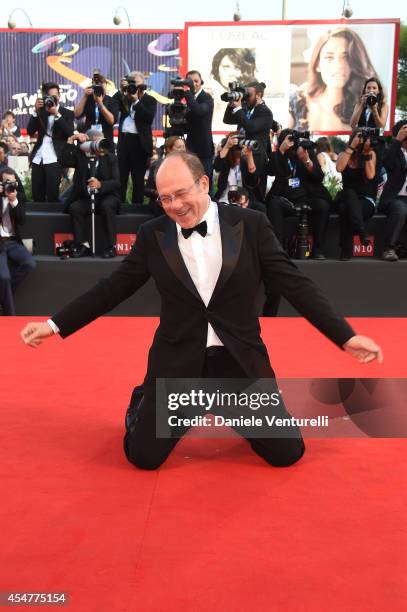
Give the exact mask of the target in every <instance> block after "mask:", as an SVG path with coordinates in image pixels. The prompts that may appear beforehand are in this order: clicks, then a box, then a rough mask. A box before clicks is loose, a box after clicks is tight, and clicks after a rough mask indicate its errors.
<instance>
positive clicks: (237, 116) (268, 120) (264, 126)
mask: <svg viewBox="0 0 407 612" xmlns="http://www.w3.org/2000/svg"><path fill="white" fill-rule="evenodd" d="M223 122H224V123H227V124H230V125H237V127H238V128H243V129H244V131H245V134H246V138H249V139H250V140H257V141H258V142H259V152H260V151H261V153H262V154H263V155H267V145H268V143H269V142H270V130H271V129H272V126H273V113H272V112H271V110H270V109H269V107H268V106H266V105H265V104H264V103H263V104H257V106H255V107H254V110H253V113H252V115H251V117H250V119H248V118H247V117H246V115H245V112H244V110H243V108H241V109H239V110H238V111H236V112H235V113H234V112H233V109H232V108H231V107H230V106H229V105H227V107H226V110H225V115H224V117H223ZM259 152H256V154H257V155H258V153H259Z"/></svg>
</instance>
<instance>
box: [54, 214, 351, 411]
mask: <svg viewBox="0 0 407 612" xmlns="http://www.w3.org/2000/svg"><path fill="white" fill-rule="evenodd" d="M218 206H219V223H220V232H221V239H222V253H223V262H222V268H221V272H220V275H219V278H218V281H217V284H216V287H215V290H214V292H213V295H212V298H211V300H210V302H209V304H208V306H205V304H204V302H203V301H202V299H201V297H200V295H199V293H198V291H197V289H196V287H195V285H194V283H193V281H192V279H191V277H190V275H189V273H188V271H187V268H186V266H185V264H184V261H183V259H182V256H181V253H180V250H179V248H178V242H177V229H176V225H175V223H174V222H173V221H171V220H170V219H169V217H167V216H164V217H159V218H157V219H153V220H152V221H148V222H147V223H145V224H143V225H142V226H141V228H140V230H139V233H138V236H137V241H136V243H135V245H134V247H133V250H132V252H131V253H130V255H128V256H127V257H126V258H125V259H124V260H123V262H122V263H121V264H120V265H119V266H118V268H117V269H116V270H115V271H114V272H113V273H112V274H111V275H110V277H108V278H105V279H103V280H100V281H99V282H98V283H97V284H96V285H95V286H94V287H93V288H92V289H90V290H89V291H88V292H87V293H85V294H84V295H82V296H80V297H78V298H77V299H75V300H74V301H73V302H72V303H71V304H69V305H68V306H66V307H65V308H63V309H62V310H60V311H59V312H58V313H57V314H55V315H54V316H53V317H52V319H53V321H54V322H55V323H56V324H57V325H58V327H59V329H60V334H61V336H62V337H63V338H65V337H67V336H69V335H70V334H72V333H73V332H75V331H76V330H78V329H80V328H81V327H83V326H84V325H87V324H88V323H90V322H91V321H93V320H94V319H96V318H97V317H99V316H100V315H103V314H105V313H106V312H108V311H110V310H112V308H114V307H115V306H117V305H118V304H119V303H120V302H122V301H123V300H125V299H126V298H128V297H129V296H130V295H132V294H133V293H134V292H135V291H137V289H139V287H141V286H142V285H144V283H145V282H146V281H147V280H148V279H149V278H150V277H153V279H154V280H155V282H156V284H157V288H158V291H159V292H160V295H161V299H162V307H161V317H160V324H159V327H158V329H157V331H156V333H155V336H154V340H153V343H152V346H151V348H150V353H149V358H148V370H147V375H146V379H145V381H144V392H145V397H147V399H148V400H149V401H154V389H155V379H156V378H157V377H163V378H165V377H168V378H171V377H176V378H199V377H201V374H202V369H203V364H204V359H205V349H206V341H207V329H208V322H209V323H210V324H211V325H212V326H213V328H214V330H215V332H216V334H217V335H218V336H219V338H220V339H221V340H222V342H223V343H224V345H225V347H226V348H227V349H228V350H229V351H230V353H231V354H232V355H233V356H234V358H235V359H236V360H237V361H238V362H239V363H240V364H241V366H242V367H243V369H244V371H245V372H246V373H247V375H248V377H250V378H258V377H265V378H267V377H272V376H273V375H274V373H273V370H272V368H271V365H270V362H269V358H268V355H267V350H266V347H265V345H264V343H263V341H262V340H261V337H260V325H259V321H258V318H257V316H256V314H255V310H254V303H255V296H256V294H257V292H258V290H259V286H260V284H261V282H262V281H263V282H264V284H265V287H266V292H267V291H271V290H272V291H273V292H276V293H281V295H283V296H285V297H286V298H287V299H288V300H289V301H290V302H291V304H293V306H294V307H295V308H296V309H297V310H298V311H299V312H300V314H302V315H303V316H305V317H306V318H307V319H308V320H309V321H310V322H311V323H312V324H313V325H315V326H316V327H317V328H318V329H319V330H320V331H321V332H322V333H323V334H325V335H326V336H327V337H328V338H330V339H331V340H332V341H333V342H335V343H336V344H337V345H338V346H342V345H343V344H344V343H345V342H346V341H347V340H348V339H349V338H350V337H352V336H353V335H354V332H353V330H352V328H351V327H350V326H349V325H348V324H347V323H346V321H345V320H344V319H342V318H341V317H339V316H338V315H337V314H336V313H335V311H334V310H333V308H332V307H331V305H330V304H329V302H328V301H327V300H326V298H325V297H324V296H323V295H322V293H321V292H320V290H319V289H318V288H317V287H316V285H315V284H314V283H313V282H312V281H311V280H310V279H309V278H307V277H306V276H304V275H303V274H302V273H301V272H300V271H299V270H298V269H297V267H296V266H295V264H294V263H293V262H292V261H291V260H290V259H289V258H288V256H287V255H286V254H285V252H284V251H283V250H282V248H281V247H280V245H279V242H278V240H277V238H276V237H275V235H274V233H273V231H272V229H271V226H270V223H269V221H268V219H267V217H266V215H264V214H263V213H259V212H257V211H253V210H247V209H245V210H243V209H241V208H239V207H235V206H227V205H222V204H219V205H218Z"/></svg>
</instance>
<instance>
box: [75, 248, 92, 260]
mask: <svg viewBox="0 0 407 612" xmlns="http://www.w3.org/2000/svg"><path fill="white" fill-rule="evenodd" d="M91 255H92V251H91V250H90V248H89V247H87V246H85V245H84V244H81V246H80V247H79V249H78V250H77V251H76V253H74V254H73V255H72V257H75V258H76V259H78V258H79V257H91Z"/></svg>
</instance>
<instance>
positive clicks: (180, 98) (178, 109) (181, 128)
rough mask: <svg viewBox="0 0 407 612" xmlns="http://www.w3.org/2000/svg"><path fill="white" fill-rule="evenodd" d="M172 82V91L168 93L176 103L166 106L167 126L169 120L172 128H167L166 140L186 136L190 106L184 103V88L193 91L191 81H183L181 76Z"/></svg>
mask: <svg viewBox="0 0 407 612" xmlns="http://www.w3.org/2000/svg"><path fill="white" fill-rule="evenodd" d="M170 82H171V89H170V91H169V92H168V97H169V98H171V99H172V100H174V102H171V104H167V106H166V121H165V124H166V125H167V119H168V121H169V123H170V126H171V127H170V128H168V127H167V128H166V130H165V133H164V137H165V138H168V137H169V136H183V135H184V134H185V131H186V124H187V119H186V115H187V111H188V105H187V104H186V102H185V101H184V88H185V87H188V89H190V90H191V91H192V90H193V82H192V81H191V79H181V77H180V76H177V77H176V78H175V79H172V80H171V81H170ZM178 88H179V89H178ZM181 88H182V89H181Z"/></svg>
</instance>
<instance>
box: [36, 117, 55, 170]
mask: <svg viewBox="0 0 407 612" xmlns="http://www.w3.org/2000/svg"><path fill="white" fill-rule="evenodd" d="M57 111H58V112H59V106H58V107H57ZM33 114H34V113H33ZM35 116H36V113H35ZM55 120H58V118H56V117H55V115H52V114H51V113H50V114H49V115H48V124H47V133H46V134H44V138H43V139H42V143H41V146H40V147H39V149H38V151H37V152H36V154H35V155H34V158H33V160H32V163H33V164H40V163H41V162H42V163H43V164H55V163H56V162H57V161H58V158H57V156H56V153H55V149H54V145H53V142H52V130H53V128H54V123H55Z"/></svg>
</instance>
